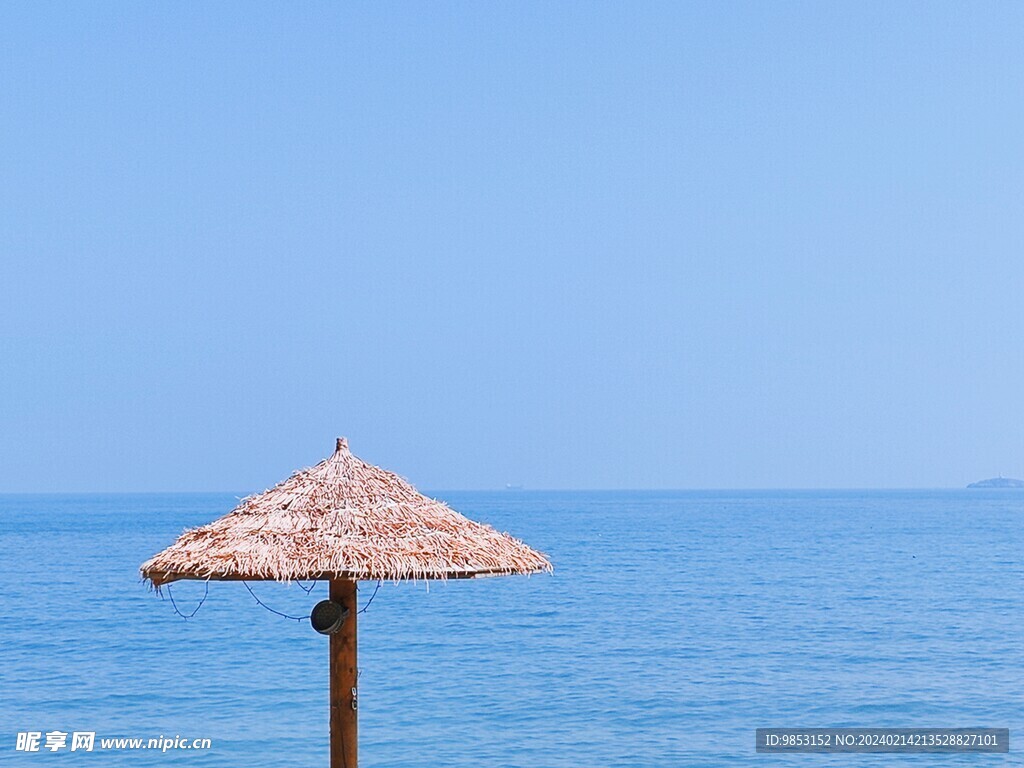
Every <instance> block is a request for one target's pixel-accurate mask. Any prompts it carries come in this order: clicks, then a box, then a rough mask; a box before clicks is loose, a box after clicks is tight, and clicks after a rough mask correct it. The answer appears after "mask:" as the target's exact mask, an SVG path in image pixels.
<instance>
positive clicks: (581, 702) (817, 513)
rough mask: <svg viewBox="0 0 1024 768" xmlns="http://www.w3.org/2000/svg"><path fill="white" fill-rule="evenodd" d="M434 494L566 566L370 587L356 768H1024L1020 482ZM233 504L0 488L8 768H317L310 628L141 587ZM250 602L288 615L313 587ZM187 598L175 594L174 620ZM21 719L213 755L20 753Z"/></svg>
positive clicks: (322, 684)
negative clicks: (965, 735)
mask: <svg viewBox="0 0 1024 768" xmlns="http://www.w3.org/2000/svg"><path fill="white" fill-rule="evenodd" d="M437 495H438V496H439V497H441V498H444V499H445V500H447V501H448V502H450V503H451V504H452V505H453V506H454V507H455V508H456V509H459V510H460V511H462V512H464V513H465V514H467V515H469V516H470V517H474V518H477V519H480V520H483V521H486V522H489V523H491V524H493V525H495V526H497V527H499V528H501V529H503V530H509V531H511V532H512V533H514V534H515V535H517V536H519V537H521V538H523V539H525V540H526V541H527V542H529V543H530V544H531V545H534V546H535V547H537V548H539V549H542V550H544V551H546V552H547V553H548V554H550V555H551V557H552V559H553V561H554V563H555V566H556V573H555V575H554V576H550V577H531V578H505V579H485V580H482V581H479V582H452V583H448V584H442V583H432V584H430V586H429V590H428V588H427V585H425V584H423V583H419V584H411V583H410V584H400V585H392V584H385V585H384V586H383V587H382V588H381V589H380V591H379V593H378V594H377V597H376V599H375V601H374V602H373V604H372V605H371V606H370V608H369V610H368V611H367V612H366V613H364V614H363V615H362V616H360V667H361V669H362V677H361V685H360V729H361V734H360V735H361V758H362V763H363V765H364V766H417V767H419V766H465V767H466V768H469V767H470V766H472V767H473V768H480V767H481V766H487V767H490V768H499V767H503V766H509V767H512V766H516V767H518V766H524V765H530V766H540V767H542V768H543V767H544V766H551V767H552V768H556V767H557V768H561V767H565V768H579V766H588V767H590V766H594V767H600V766H630V767H631V768H642V767H644V766H688V765H694V766H697V765H699V766H707V765H751V766H753V765H757V766H810V765H822V764H826V763H827V764H829V765H833V764H834V765H839V764H840V763H841V764H842V765H843V766H868V765H870V766H878V765H883V764H891V763H892V762H894V761H895V760H896V759H898V760H900V762H901V763H904V762H905V763H911V764H921V765H924V764H928V765H944V766H946V765H968V764H970V765H976V764H979V763H984V764H985V765H987V766H988V765H1020V764H1022V762H1024V761H1022V760H1021V758H1020V757H1019V755H1020V753H1021V752H1020V751H1021V749H1022V748H1024V741H1021V740H1022V739H1024V674H1022V670H1024V634H1022V627H1024V567H1022V556H1024V555H1022V553H1024V493H1015V492H1012V491H920V492H910V491H907V492H678V493H655V492H649V493H625V492H623V493H597V492H594V493H568V492H566V493H541V492H537V493H531V492H521V493H441V494H437ZM234 501H235V499H234V497H232V496H230V495H138V496H129V495H122V496H6V497H0V615H2V622H0V762H2V763H4V764H8V763H10V764H16V765H37V766H38V765H41V764H50V763H53V762H54V761H56V762H58V763H60V764H61V765H69V766H70V765H79V764H81V765H96V766H99V765H102V766H108V765H109V766H119V765H125V766H128V765H130V766H172V765H192V766H217V767H218V768H222V767H226V766H234V765H238V766H243V765H244V766H247V767H248V768H256V767H262V766H266V767H267V768H270V767H271V766H273V767H274V768H277V767H278V766H323V765H326V763H327V643H326V640H325V638H322V637H320V636H319V635H317V634H315V633H314V632H313V631H312V629H310V627H309V625H308V623H306V622H294V621H289V620H287V619H283V618H281V617H278V616H275V615H272V614H270V613H268V612H267V611H266V610H264V609H263V608H261V607H259V606H258V605H256V604H255V603H254V602H253V599H252V598H251V597H250V596H249V594H248V593H247V592H246V591H245V588H244V587H243V586H242V585H241V584H232V583H214V584H212V585H211V587H210V594H209V598H208V600H207V601H206V604H205V605H204V606H203V607H202V609H201V610H200V611H199V612H198V613H197V614H196V616H195V617H194V618H193V619H191V620H189V621H187V622H186V621H183V620H182V619H180V618H178V617H177V616H175V615H174V613H173V612H172V610H171V606H170V604H169V603H168V602H166V601H162V600H161V598H160V597H158V596H157V595H156V594H155V593H152V592H149V591H148V590H147V589H146V587H144V586H143V585H142V584H141V583H140V582H139V579H138V576H137V570H136V569H137V567H138V565H139V564H140V563H141V562H142V561H143V560H144V559H145V558H147V557H148V556H149V555H150V554H152V553H154V552H155V551H157V550H158V549H160V548H162V547H164V546H166V545H167V544H170V543H171V541H172V540H173V539H174V538H175V536H177V534H178V533H180V532H181V530H182V529H183V528H185V527H186V526H193V525H198V524H201V523H204V522H207V521H209V520H211V519H212V518H214V517H217V516H219V515H221V514H223V513H224V512H227V511H228V510H229V509H230V508H231V507H232V505H233V503H234ZM373 586H374V585H373V584H364V585H363V586H362V589H361V596H362V599H363V600H364V601H365V600H366V599H367V598H368V597H369V595H370V594H371V593H372V591H373ZM254 590H255V591H256V593H257V594H258V595H259V596H260V598H261V599H262V600H264V601H265V602H266V603H267V604H268V605H270V606H271V607H273V608H276V609H279V610H281V611H284V612H290V613H294V614H301V613H303V612H308V610H309V607H310V606H311V605H312V604H313V603H314V602H316V600H319V599H321V598H323V597H324V596H325V593H326V588H325V587H324V586H322V585H321V586H318V587H317V588H316V589H315V590H314V592H313V593H312V594H310V595H307V594H306V593H305V592H304V591H303V590H301V589H300V588H298V587H297V586H294V585H293V586H285V585H277V584H255V585H254ZM202 593H203V586H202V585H201V584H195V583H186V584H182V585H180V586H177V587H175V588H174V590H173V594H174V597H175V599H176V600H177V601H178V603H179V607H180V608H182V609H183V610H184V611H186V612H188V611H191V610H192V608H194V607H195V605H196V603H197V601H198V599H199V598H200V597H201V596H202ZM786 725H801V726H817V725H821V726H869V725H874V726H974V725H985V726H993V727H1009V728H1010V730H1011V739H1016V743H1015V747H1014V748H1012V751H1011V753H1010V754H1009V755H985V756H971V755H942V756H935V755H915V756H911V757H901V758H893V757H891V756H888V757H887V756H876V755H845V756H841V757H835V756H828V757H822V756H814V755H796V756H786V757H781V756H768V755H757V754H755V752H754V729H755V728H756V727H758V726H786ZM26 730H36V731H44V732H45V731H48V730H62V731H75V730H82V731H96V732H97V735H98V737H102V736H132V737H136V736H138V737H146V738H149V737H158V736H161V735H164V736H171V737H173V736H176V735H181V736H186V737H188V738H200V737H202V738H209V739H211V740H212V742H213V749H211V750H210V751H208V752H168V753H167V754H160V753H155V752H146V751H134V752H132V751H126V752H104V753H99V752H93V753H92V754H84V753H81V752H76V753H69V752H67V751H64V752H63V753H60V754H59V756H58V755H51V754H50V753H43V754H25V753H19V752H16V751H15V750H14V746H15V736H16V733H17V732H18V731H26Z"/></svg>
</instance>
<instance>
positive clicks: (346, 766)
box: [330, 580, 359, 768]
mask: <svg viewBox="0 0 1024 768" xmlns="http://www.w3.org/2000/svg"><path fill="white" fill-rule="evenodd" d="M330 595H331V600H332V601H334V602H336V603H340V604H341V605H342V606H344V607H345V608H347V609H348V616H347V617H346V618H345V622H344V623H343V624H342V625H341V629H339V630H338V631H337V632H335V633H334V634H333V635H331V768H358V766H359V729H358V723H357V717H356V715H357V712H356V707H357V706H358V701H359V699H358V685H359V680H358V675H359V667H358V665H357V662H356V645H357V639H358V638H357V634H356V615H357V613H358V608H359V606H358V605H357V603H356V582H354V581H348V580H332V581H331V592H330Z"/></svg>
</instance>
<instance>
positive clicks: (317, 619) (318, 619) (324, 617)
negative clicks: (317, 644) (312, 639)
mask: <svg viewBox="0 0 1024 768" xmlns="http://www.w3.org/2000/svg"><path fill="white" fill-rule="evenodd" d="M346 618H348V608H346V607H345V606H343V605H341V604H340V603H336V602H334V601H333V600H321V601H320V602H319V603H317V604H316V605H314V606H313V610H312V612H311V613H310V614H309V623H310V624H312V625H313V629H315V630H316V631H317V632H319V633H320V634H321V635H333V634H334V633H335V632H337V631H338V630H339V629H341V625H342V624H344V623H345V619H346Z"/></svg>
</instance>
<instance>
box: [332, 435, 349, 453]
mask: <svg viewBox="0 0 1024 768" xmlns="http://www.w3.org/2000/svg"><path fill="white" fill-rule="evenodd" d="M342 451H344V452H346V453H347V452H348V440H346V439H345V438H344V437H339V438H338V442H337V443H335V445H334V452H335V453H341V452H342Z"/></svg>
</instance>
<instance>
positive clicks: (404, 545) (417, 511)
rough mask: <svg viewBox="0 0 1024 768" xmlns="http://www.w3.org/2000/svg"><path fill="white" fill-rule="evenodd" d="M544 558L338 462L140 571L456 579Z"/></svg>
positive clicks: (370, 472)
mask: <svg viewBox="0 0 1024 768" xmlns="http://www.w3.org/2000/svg"><path fill="white" fill-rule="evenodd" d="M550 570H551V563H550V562H549V561H548V559H547V557H545V556H544V555H542V554H541V553H540V552H536V551H534V550H533V549H530V547H528V546H526V545H525V544H524V543H523V542H521V541H519V540H518V539H514V538H512V537H511V536H509V535H508V534H507V533H499V532H498V531H496V530H495V529H493V528H491V527H490V526H489V525H484V524H482V523H477V522H474V521H472V520H469V519H468V518H466V517H463V516H462V515H460V514H459V513H458V512H456V511H454V510H453V509H450V508H449V507H448V506H447V505H445V504H443V503H442V502H440V501H435V500H434V499H430V498H427V497H426V496H423V495H422V494H420V493H419V492H418V491H417V490H416V489H415V488H413V487H412V486H411V485H409V483H407V482H406V481H405V480H403V479H402V478H400V477H399V476H398V475H396V474H394V473H392V472H388V471H386V470H383V469H380V468H379V467H375V466H373V465H372V464H367V463H366V462H365V461H362V460H361V459H359V458H357V457H355V456H353V455H352V454H351V453H350V452H349V450H348V443H347V442H346V441H345V439H344V438H339V439H338V444H337V449H336V450H335V452H334V455H333V456H331V457H330V458H328V459H325V460H324V461H321V462H320V463H319V464H317V465H316V466H315V467H310V468H309V469H304V470H302V471H300V472H296V473H295V474H294V475H292V476H291V477H290V478H288V479H287V480H285V481H284V482H282V483H279V484H278V485H276V486H274V487H273V488H271V489H270V490H268V491H264V492H263V493H258V494H256V495H254V496H250V497H248V498H246V499H243V500H242V502H241V504H239V505H238V506H237V507H236V508H235V509H234V510H232V511H231V512H229V513H228V514H226V515H225V516H224V517H222V518H220V519H218V520H215V521H214V522H212V523H210V524H208V525H204V526H202V527H199V528H193V529H191V530H188V531H185V533H183V534H182V535H181V536H180V537H179V538H178V540H177V541H176V542H175V543H174V544H172V545H171V546H170V547H168V548H167V549H165V550H164V551H162V552H160V553H159V554H157V555H155V556H154V557H153V558H151V559H150V560H148V561H146V562H145V563H143V564H142V568H141V571H142V576H143V578H145V579H148V580H150V581H151V582H152V584H153V585H154V586H157V587H159V586H160V585H161V584H166V583H167V582H171V581H175V580H177V579H223V580H238V579H245V580H258V579H273V580H277V581H291V580H296V579H298V580H307V579H332V578H336V579H386V580H394V579H452V578H473V577H477V576H500V575H505V574H514V573H536V572H539V571H550Z"/></svg>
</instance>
